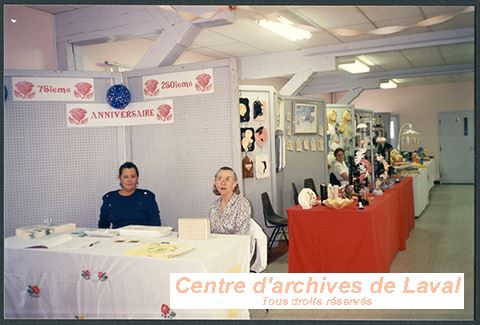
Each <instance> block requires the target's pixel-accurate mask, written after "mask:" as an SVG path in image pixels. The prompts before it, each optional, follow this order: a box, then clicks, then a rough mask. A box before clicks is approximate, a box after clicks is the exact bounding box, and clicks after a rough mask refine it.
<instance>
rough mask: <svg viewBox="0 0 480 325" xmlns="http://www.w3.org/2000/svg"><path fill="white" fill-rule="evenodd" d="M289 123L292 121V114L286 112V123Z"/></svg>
mask: <svg viewBox="0 0 480 325" xmlns="http://www.w3.org/2000/svg"><path fill="white" fill-rule="evenodd" d="M291 121H292V113H291V112H287V122H291Z"/></svg>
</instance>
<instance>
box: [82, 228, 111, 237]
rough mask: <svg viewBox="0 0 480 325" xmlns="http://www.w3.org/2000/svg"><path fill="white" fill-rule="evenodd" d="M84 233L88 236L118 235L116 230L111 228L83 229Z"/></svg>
mask: <svg viewBox="0 0 480 325" xmlns="http://www.w3.org/2000/svg"><path fill="white" fill-rule="evenodd" d="M85 233H86V234H87V235H88V236H90V237H115V236H118V231H117V230H112V229H94V230H85Z"/></svg>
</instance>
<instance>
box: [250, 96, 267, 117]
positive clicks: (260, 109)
mask: <svg viewBox="0 0 480 325" xmlns="http://www.w3.org/2000/svg"><path fill="white" fill-rule="evenodd" d="M267 109H268V108H267V103H266V102H265V101H263V100H258V99H257V100H255V101H254V102H253V118H254V119H255V121H262V122H263V121H265V120H266V118H267Z"/></svg>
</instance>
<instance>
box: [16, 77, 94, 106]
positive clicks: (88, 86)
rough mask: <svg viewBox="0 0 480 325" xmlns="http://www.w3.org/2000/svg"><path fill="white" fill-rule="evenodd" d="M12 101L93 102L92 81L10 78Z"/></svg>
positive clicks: (82, 79) (81, 79)
mask: <svg viewBox="0 0 480 325" xmlns="http://www.w3.org/2000/svg"><path fill="white" fill-rule="evenodd" d="M12 89H13V94H12V95H13V96H12V97H13V100H14V101H62V102H65V101H67V102H72V101H80V102H93V101H94V100H95V87H94V83H93V79H85V78H80V79H79V78H31V77H21V78H18V77H12Z"/></svg>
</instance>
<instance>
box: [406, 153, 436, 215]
mask: <svg viewBox="0 0 480 325" xmlns="http://www.w3.org/2000/svg"><path fill="white" fill-rule="evenodd" d="M423 165H424V166H425V167H424V168H422V169H420V170H419V171H418V173H414V174H413V173H412V174H411V175H410V176H411V177H413V196H414V206H415V217H418V216H420V215H421V214H422V212H423V210H425V208H426V207H427V205H428V202H429V196H430V190H431V189H432V187H433V186H434V182H435V175H436V165H435V161H434V160H433V159H432V160H430V161H426V162H425V163H424V164H423Z"/></svg>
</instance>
